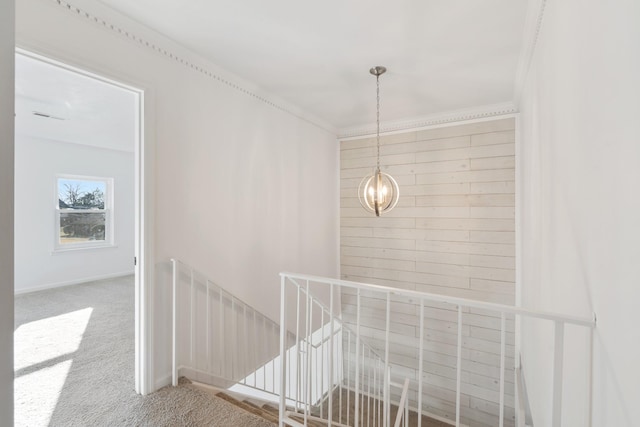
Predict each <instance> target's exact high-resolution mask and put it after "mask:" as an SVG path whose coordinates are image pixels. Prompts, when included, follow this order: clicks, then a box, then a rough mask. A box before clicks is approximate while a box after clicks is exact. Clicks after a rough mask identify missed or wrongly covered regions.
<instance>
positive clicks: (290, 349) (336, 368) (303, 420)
mask: <svg viewBox="0 0 640 427" xmlns="http://www.w3.org/2000/svg"><path fill="white" fill-rule="evenodd" d="M292 283H295V289H292V290H293V292H292V293H291V294H290V295H288V297H287V293H286V292H284V288H283V293H282V297H283V302H282V303H283V307H284V306H285V305H288V307H289V308H290V313H287V310H285V311H281V316H284V317H281V323H280V328H281V329H280V330H281V349H280V350H281V353H280V359H279V361H280V370H279V371H280V372H284V373H285V375H282V376H281V377H280V381H281V384H280V389H281V390H287V394H286V396H285V395H281V396H280V399H281V400H280V413H281V421H282V422H285V420H286V423H287V424H288V425H293V426H306V425H308V423H309V421H311V420H313V421H323V422H326V423H327V425H333V426H351V425H367V426H370V427H377V426H383V423H384V420H385V419H386V418H387V415H386V414H387V411H388V408H385V407H383V405H382V403H383V402H384V395H383V394H384V390H385V389H388V381H389V375H385V374H384V373H385V372H388V369H389V367H388V365H387V364H385V363H384V360H383V358H382V357H381V356H380V355H379V354H378V353H377V352H376V351H375V350H374V349H373V348H372V347H371V346H369V345H368V344H367V343H366V342H364V341H363V340H361V339H360V337H359V334H358V332H357V327H356V331H353V330H351V329H350V328H348V327H346V326H345V325H344V324H343V323H342V321H341V319H340V318H339V317H338V316H336V314H335V313H336V311H335V308H334V303H333V301H334V298H333V297H334V296H335V295H334V294H333V293H332V291H331V290H330V292H329V293H330V295H329V301H330V302H329V306H327V305H326V304H324V303H322V302H321V301H320V299H318V298H316V297H315V296H314V295H312V293H311V291H310V288H309V286H308V284H306V285H305V284H304V283H298V282H296V281H295V280H292ZM284 336H293V340H292V342H293V343H294V344H293V345H290V344H289V343H288V341H289V340H285V339H282V337H284ZM292 402H293V404H292ZM287 405H288V406H289V407H287ZM365 418H366V424H365ZM384 425H388V424H384Z"/></svg>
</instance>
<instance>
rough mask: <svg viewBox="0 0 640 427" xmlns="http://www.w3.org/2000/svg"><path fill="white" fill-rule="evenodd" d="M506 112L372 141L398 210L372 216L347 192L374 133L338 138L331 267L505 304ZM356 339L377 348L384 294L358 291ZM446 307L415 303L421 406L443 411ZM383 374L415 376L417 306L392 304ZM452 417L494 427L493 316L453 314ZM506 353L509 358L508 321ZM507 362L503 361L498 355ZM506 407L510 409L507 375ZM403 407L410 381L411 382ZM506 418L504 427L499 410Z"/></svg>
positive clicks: (510, 187)
mask: <svg viewBox="0 0 640 427" xmlns="http://www.w3.org/2000/svg"><path fill="white" fill-rule="evenodd" d="M514 129H515V119H514V118H504V119H499V120H492V121H483V122H476V123H468V124H462V125H457V126H448V127H440V128H434V129H428V130H422V131H413V132H405V133H399V134H395V135H389V136H384V137H382V138H381V148H380V153H381V158H380V163H381V165H382V170H383V171H384V172H387V173H389V174H391V175H392V176H393V177H394V178H395V179H396V180H397V181H398V184H399V186H400V200H399V203H398V205H397V207H396V208H395V209H394V210H393V211H391V212H389V213H388V214H386V215H385V216H383V217H381V218H376V217H374V216H372V214H369V213H367V212H366V211H365V210H364V209H362V207H360V204H359V202H358V198H357V187H358V184H359V183H360V181H361V179H362V177H363V176H365V175H366V174H368V173H371V171H372V170H373V167H374V166H375V161H376V160H375V152H376V151H375V150H376V143H375V138H364V139H356V140H348V141H342V142H341V146H340V154H341V156H340V161H341V179H340V183H341V199H340V200H341V202H340V205H341V224H340V225H341V229H340V230H341V235H340V247H341V274H342V278H343V279H346V280H353V281H358V282H367V283H375V284H379V285H385V286H391V287H394V288H402V289H411V290H417V291H424V292H431V293H438V294H446V295H451V296H457V297H464V298H472V299H476V300H482V301H490V302H498V303H505V304H513V303H514V295H515V170H514V168H515V130H514ZM361 306H362V311H361V316H362V320H361V322H362V324H363V325H364V326H363V327H362V331H363V334H364V335H365V336H367V337H368V339H369V340H371V343H372V345H374V346H378V347H380V348H382V346H383V345H384V344H383V343H384V341H383V340H384V325H385V322H384V316H385V301H384V299H383V297H381V296H379V295H378V296H373V295H363V298H362V302H361ZM342 310H343V316H344V319H345V322H347V323H353V322H354V319H355V313H356V297H355V295H354V294H353V293H350V292H349V291H343V292H342ZM454 310H455V307H450V306H449V307H446V306H442V305H437V304H436V305H429V306H428V307H426V309H425V328H426V330H425V352H424V360H425V362H424V373H423V380H424V387H425V389H424V393H423V396H424V397H423V399H424V401H423V409H424V410H427V411H431V412H433V413H436V414H438V415H441V416H445V417H448V418H451V417H452V416H453V414H454V410H455V385H456V381H455V378H456V377H455V374H456V372H455V366H456V365H455V363H456V342H457V341H456V335H455V334H456V332H457V317H456V312H455V311H454ZM391 313H392V317H391V319H392V321H391V342H392V346H391V356H390V362H391V364H392V372H393V375H394V377H396V379H397V380H398V382H402V381H403V380H404V377H407V376H408V377H410V378H412V379H413V380H415V379H416V376H417V373H416V372H417V371H416V368H417V366H418V365H417V359H418V340H419V338H417V337H419V327H418V325H419V313H420V309H419V306H418V305H416V304H415V301H400V300H394V301H393V303H392V306H391ZM463 324H464V328H463V347H464V349H463V366H462V369H463V377H462V382H463V384H462V391H463V396H462V416H463V422H465V423H467V424H469V425H472V426H476V425H477V426H484V425H497V413H498V410H497V408H498V405H497V403H498V402H499V396H498V390H499V382H498V378H499V354H500V346H499V337H500V331H499V327H500V319H499V318H497V317H495V316H492V315H491V314H488V313H483V312H480V311H474V310H465V313H464V316H463ZM507 338H508V341H507V344H508V345H507V353H508V354H513V347H512V346H513V323H512V321H510V322H509V327H508V333H507ZM507 368H508V369H512V368H513V359H512V358H508V360H507ZM511 372H512V371H511V370H508V371H507V375H506V381H507V383H506V390H507V396H506V402H507V404H508V405H509V406H513V375H511ZM411 399H412V404H413V406H416V404H417V383H416V382H415V381H413V382H412V395H411ZM506 414H507V421H508V423H507V425H508V424H509V423H513V410H512V409H511V408H508V410H507V412H506Z"/></svg>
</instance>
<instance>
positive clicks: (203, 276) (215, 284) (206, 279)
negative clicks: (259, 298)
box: [169, 258, 280, 327]
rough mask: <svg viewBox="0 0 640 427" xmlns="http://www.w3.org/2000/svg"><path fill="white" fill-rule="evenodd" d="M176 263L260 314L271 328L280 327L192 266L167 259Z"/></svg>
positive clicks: (174, 259) (175, 259)
mask: <svg viewBox="0 0 640 427" xmlns="http://www.w3.org/2000/svg"><path fill="white" fill-rule="evenodd" d="M174 261H175V262H176V263H179V264H180V265H182V266H183V267H186V268H188V269H189V270H190V272H192V273H193V274H194V276H195V275H198V276H200V278H202V279H204V281H205V282H206V283H207V286H215V287H216V288H217V289H220V290H222V291H223V292H224V293H226V294H227V296H229V297H230V298H231V299H234V300H235V301H237V302H239V303H240V304H241V305H244V306H246V307H247V308H248V309H250V310H252V311H255V312H256V313H258V314H260V315H261V316H263V317H264V319H265V320H267V321H268V322H269V323H271V324H272V325H273V326H277V327H280V325H279V324H278V322H276V321H275V320H273V319H272V318H271V317H269V316H267V315H266V314H264V313H263V312H262V311H260V310H258V309H257V308H255V307H254V306H252V305H251V304H248V303H246V302H245V301H244V300H242V299H240V298H239V297H238V296H236V295H235V294H234V293H233V292H230V291H229V290H228V289H226V288H225V287H224V286H221V285H219V284H218V283H216V282H214V281H213V280H211V279H209V278H208V277H207V276H206V274H205V273H203V272H201V271H199V270H196V269H195V268H193V267H192V266H190V265H189V264H187V263H186V262H184V261H181V260H179V259H178V258H169V262H174Z"/></svg>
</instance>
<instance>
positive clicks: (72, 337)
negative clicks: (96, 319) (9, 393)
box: [14, 307, 93, 426]
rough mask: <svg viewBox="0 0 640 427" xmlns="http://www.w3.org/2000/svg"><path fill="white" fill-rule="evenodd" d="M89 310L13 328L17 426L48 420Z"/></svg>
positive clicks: (46, 422) (90, 308) (85, 309)
mask: <svg viewBox="0 0 640 427" xmlns="http://www.w3.org/2000/svg"><path fill="white" fill-rule="evenodd" d="M92 312H93V308H92V307H87V308H84V309H82V310H77V311H72V312H69V313H64V314H61V315H59V316H53V317H48V318H45V319H40V320H36V321H33V322H29V323H25V324H23V325H20V327H18V329H16V331H15V335H14V342H15V343H14V345H15V353H14V355H15V362H14V369H15V373H16V378H15V384H14V389H15V409H16V426H21V425H30V426H34V425H43V426H46V425H48V424H49V421H50V419H51V416H52V414H53V411H54V410H55V407H56V404H57V402H58V398H59V396H60V392H61V391H62V388H63V387H64V384H65V381H66V379H67V375H68V374H69V370H70V369H71V365H72V363H73V356H74V353H75V352H76V351H77V350H78V348H79V347H80V343H81V342H82V338H83V335H84V333H85V330H86V329H87V325H88V324H89V320H90V319H91V314H92ZM23 416H25V417H24V419H23ZM34 416H35V417H36V418H37V419H34V418H33V417H34ZM27 420H28V421H27Z"/></svg>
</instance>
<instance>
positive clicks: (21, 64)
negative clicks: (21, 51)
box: [15, 55, 137, 151]
mask: <svg viewBox="0 0 640 427" xmlns="http://www.w3.org/2000/svg"><path fill="white" fill-rule="evenodd" d="M15 108H16V134H18V135H26V136H32V137H39V138H47V139H52V140H57V141H64V142H72V143H76V144H84V145H92V146H96V147H102V148H110V149H115V150H122V151H133V150H134V143H135V130H136V108H137V104H136V95H135V94H134V93H133V92H131V91H128V90H125V89H122V88H119V87H116V86H113V85H111V84H107V83H105V82H102V81H100V80H96V79H94V78H91V77H87V76H84V75H81V74H78V73H75V72H72V71H69V70H66V69H63V68H60V67H57V66H54V65H51V64H48V63H45V62H42V61H40V60H37V59H33V58H30V57H27V56H24V55H16V107H15ZM34 112H38V113H43V114H47V115H50V116H53V117H55V118H46V117H42V116H38V115H35V114H33V113H34ZM59 119H63V120H59Z"/></svg>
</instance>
